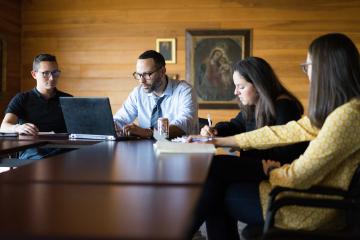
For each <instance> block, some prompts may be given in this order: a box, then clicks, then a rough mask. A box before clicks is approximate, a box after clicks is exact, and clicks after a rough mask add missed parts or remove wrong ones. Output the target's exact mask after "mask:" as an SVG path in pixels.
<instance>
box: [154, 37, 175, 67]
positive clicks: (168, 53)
mask: <svg viewBox="0 0 360 240" xmlns="http://www.w3.org/2000/svg"><path fill="white" fill-rule="evenodd" d="M156 51H157V52H159V53H161V54H162V55H163V56H164V58H165V62H166V63H176V39H175V38H157V39H156Z"/></svg>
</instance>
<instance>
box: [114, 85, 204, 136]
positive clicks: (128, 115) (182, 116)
mask: <svg viewBox="0 0 360 240" xmlns="http://www.w3.org/2000/svg"><path fill="white" fill-rule="evenodd" d="M163 95H165V99H164V100H163V101H162V103H161V111H162V115H163V117H166V118H168V119H169V124H170V125H174V126H177V127H179V128H180V129H182V130H183V131H184V132H185V134H195V133H198V107H197V101H196V96H195V94H194V91H193V88H192V87H191V85H190V84H188V83H187V82H185V81H179V80H172V79H169V80H168V84H167V87H166V89H165V91H164V93H163ZM155 104H156V96H155V95H154V94H153V93H146V92H145V91H144V90H143V89H142V87H141V85H140V86H137V87H136V88H135V89H134V90H133V91H132V92H131V93H130V95H129V97H128V98H127V99H126V101H125V102H124V104H123V106H122V107H121V109H120V110H119V111H118V112H117V113H116V114H115V115H114V121H115V122H116V124H117V125H118V126H119V127H123V126H124V125H126V124H130V123H132V122H133V121H134V120H135V119H137V120H138V124H139V126H140V127H142V128H149V127H150V125H151V124H150V119H151V114H152V110H153V108H154V106H155Z"/></svg>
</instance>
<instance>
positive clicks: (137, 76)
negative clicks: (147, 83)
mask: <svg viewBox="0 0 360 240" xmlns="http://www.w3.org/2000/svg"><path fill="white" fill-rule="evenodd" d="M161 68H162V66H160V67H158V68H157V69H155V70H154V71H152V72H145V73H138V72H134V73H133V76H134V78H135V79H136V80H141V78H144V79H145V80H150V79H151V76H152V75H153V74H154V73H156V72H157V71H159V70H160V69H161Z"/></svg>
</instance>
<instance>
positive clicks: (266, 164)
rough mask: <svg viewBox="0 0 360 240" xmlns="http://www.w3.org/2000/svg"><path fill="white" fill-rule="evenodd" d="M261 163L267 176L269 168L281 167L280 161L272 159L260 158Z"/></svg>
mask: <svg viewBox="0 0 360 240" xmlns="http://www.w3.org/2000/svg"><path fill="white" fill-rule="evenodd" d="M262 165H263V170H264V173H265V174H266V175H267V176H269V174H270V171H271V170H273V169H275V168H279V167H281V164H280V162H277V161H273V160H262Z"/></svg>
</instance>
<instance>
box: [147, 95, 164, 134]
mask: <svg viewBox="0 0 360 240" xmlns="http://www.w3.org/2000/svg"><path fill="white" fill-rule="evenodd" d="M164 99H165V95H164V96H162V97H160V98H158V99H157V100H156V104H155V106H154V109H153V110H152V113H151V122H150V124H151V125H150V127H151V128H157V120H158V119H159V118H160V117H162V112H161V107H160V105H161V103H162V101H163V100H164Z"/></svg>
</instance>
